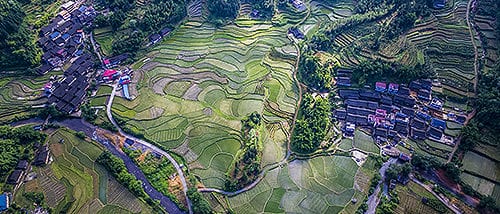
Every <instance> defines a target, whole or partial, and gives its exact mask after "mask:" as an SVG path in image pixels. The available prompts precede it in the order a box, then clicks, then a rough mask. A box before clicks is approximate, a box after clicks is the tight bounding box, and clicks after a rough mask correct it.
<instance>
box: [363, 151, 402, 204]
mask: <svg viewBox="0 0 500 214" xmlns="http://www.w3.org/2000/svg"><path fill="white" fill-rule="evenodd" d="M397 160H398V159H396V158H391V159H389V160H388V161H387V162H385V163H384V164H382V167H380V170H379V173H380V177H381V179H380V181H379V182H378V185H377V188H376V189H375V191H374V192H373V194H371V195H370V196H369V197H368V201H367V202H366V204H368V210H367V211H366V213H367V214H373V213H375V210H376V209H377V206H378V203H379V202H380V197H379V192H380V184H382V182H384V180H385V171H386V170H387V169H388V168H389V166H390V165H391V164H393V163H396V161H397Z"/></svg>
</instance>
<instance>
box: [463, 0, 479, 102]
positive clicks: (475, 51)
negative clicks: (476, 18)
mask: <svg viewBox="0 0 500 214" xmlns="http://www.w3.org/2000/svg"><path fill="white" fill-rule="evenodd" d="M475 4H476V0H469V2H468V3H467V13H466V20H467V26H468V27H469V34H470V39H471V42H472V46H473V47H474V74H475V76H476V77H475V78H474V94H476V92H477V82H478V78H479V68H478V65H477V58H478V56H477V55H478V53H477V46H476V42H474V29H472V28H473V23H472V21H471V20H470V13H471V7H472V5H475Z"/></svg>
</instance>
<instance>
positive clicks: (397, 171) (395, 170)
mask: <svg viewBox="0 0 500 214" xmlns="http://www.w3.org/2000/svg"><path fill="white" fill-rule="evenodd" d="M411 170H412V167H411V164H410V163H404V164H401V165H400V164H392V165H390V166H389V168H388V169H387V171H386V172H385V179H386V181H390V180H392V179H397V178H398V176H403V177H406V178H407V177H408V175H409V174H410V172H411Z"/></svg>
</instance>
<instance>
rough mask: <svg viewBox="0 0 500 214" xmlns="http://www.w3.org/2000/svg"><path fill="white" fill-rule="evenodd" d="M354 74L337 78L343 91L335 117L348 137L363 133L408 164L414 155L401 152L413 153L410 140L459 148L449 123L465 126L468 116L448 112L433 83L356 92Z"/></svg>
mask: <svg viewBox="0 0 500 214" xmlns="http://www.w3.org/2000/svg"><path fill="white" fill-rule="evenodd" d="M351 72H352V71H350V70H346V69H340V70H339V71H338V77H337V78H336V81H337V85H338V86H339V87H340V89H339V90H338V96H336V100H337V102H338V104H339V106H341V107H340V108H337V109H336V110H335V111H334V112H333V115H334V118H336V119H337V120H338V121H341V123H342V125H341V127H342V131H343V136H344V137H346V138H351V139H352V138H353V137H354V132H355V130H356V129H360V130H362V131H364V132H366V133H368V134H370V135H371V136H372V137H373V139H374V141H375V142H376V144H377V145H378V146H379V147H380V148H382V153H383V154H386V155H388V156H392V157H404V159H405V160H409V158H410V157H411V155H410V154H405V153H403V152H400V151H399V150H398V149H397V148H398V146H401V147H404V148H406V149H407V150H409V151H410V152H413V150H414V148H412V146H411V145H410V144H408V143H406V141H407V140H409V139H411V140H414V141H417V142H419V141H423V140H426V139H429V140H431V141H434V142H437V143H441V144H445V145H448V146H451V147H453V146H455V143H456V140H457V139H455V138H454V137H452V136H448V135H446V134H445V133H444V131H445V130H446V128H447V125H446V121H453V122H456V123H459V124H464V122H465V121H466V117H467V115H466V114H465V113H464V112H463V111H462V110H460V109H456V110H452V109H448V110H446V109H444V108H443V104H444V101H443V100H442V99H441V98H438V97H433V96H432V87H433V86H432V84H433V82H432V81H431V80H428V79H422V80H414V81H412V82H410V84H409V85H406V84H396V83H385V82H376V83H375V85H374V87H373V88H372V87H371V86H365V87H363V88H361V89H354V88H352V85H351V81H350V76H351ZM446 155H447V156H448V157H449V155H450V154H446Z"/></svg>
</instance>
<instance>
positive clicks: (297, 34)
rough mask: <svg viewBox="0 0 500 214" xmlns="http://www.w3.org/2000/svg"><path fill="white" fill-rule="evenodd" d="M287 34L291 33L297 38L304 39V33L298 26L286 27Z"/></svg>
mask: <svg viewBox="0 0 500 214" xmlns="http://www.w3.org/2000/svg"><path fill="white" fill-rule="evenodd" d="M288 34H292V35H293V36H294V37H295V38H297V39H304V38H305V36H304V33H302V32H301V31H300V30H299V29H298V28H296V27H291V28H288Z"/></svg>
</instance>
